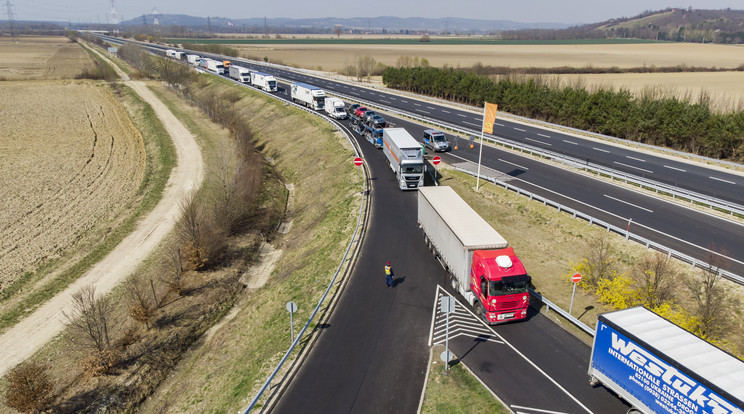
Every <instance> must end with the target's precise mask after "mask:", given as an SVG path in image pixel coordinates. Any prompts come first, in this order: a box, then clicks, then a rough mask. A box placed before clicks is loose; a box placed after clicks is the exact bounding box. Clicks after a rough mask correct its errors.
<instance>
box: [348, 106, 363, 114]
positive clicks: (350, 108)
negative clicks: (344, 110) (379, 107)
mask: <svg viewBox="0 0 744 414" xmlns="http://www.w3.org/2000/svg"><path fill="white" fill-rule="evenodd" d="M360 106H362V105H359V104H351V106H349V113H350V114H354V113H356V110H357V108H359V107H360Z"/></svg>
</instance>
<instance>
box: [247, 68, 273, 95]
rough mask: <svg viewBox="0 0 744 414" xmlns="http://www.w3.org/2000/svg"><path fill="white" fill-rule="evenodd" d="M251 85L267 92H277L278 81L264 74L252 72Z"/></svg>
mask: <svg viewBox="0 0 744 414" xmlns="http://www.w3.org/2000/svg"><path fill="white" fill-rule="evenodd" d="M251 84H252V85H253V86H255V87H257V88H259V89H263V90H265V91H266V92H276V79H275V78H274V77H273V76H272V75H269V74H268V73H263V72H251Z"/></svg>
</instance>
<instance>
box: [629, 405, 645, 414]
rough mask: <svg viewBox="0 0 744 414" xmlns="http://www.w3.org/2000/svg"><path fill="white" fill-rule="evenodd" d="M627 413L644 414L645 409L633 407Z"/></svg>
mask: <svg viewBox="0 0 744 414" xmlns="http://www.w3.org/2000/svg"><path fill="white" fill-rule="evenodd" d="M627 414H643V411H641V410H639V409H637V408H635V407H633V408H631V409H630V410H628V412H627Z"/></svg>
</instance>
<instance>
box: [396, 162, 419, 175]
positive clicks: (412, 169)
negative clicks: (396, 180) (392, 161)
mask: <svg viewBox="0 0 744 414" xmlns="http://www.w3.org/2000/svg"><path fill="white" fill-rule="evenodd" d="M400 172H402V173H404V174H422V173H423V172H424V164H403V165H401V166H400Z"/></svg>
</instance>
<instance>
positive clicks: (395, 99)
mask: <svg viewBox="0 0 744 414" xmlns="http://www.w3.org/2000/svg"><path fill="white" fill-rule="evenodd" d="M390 99H392V100H394V101H397V100H398V98H396V97H394V96H391V97H390Z"/></svg>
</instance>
